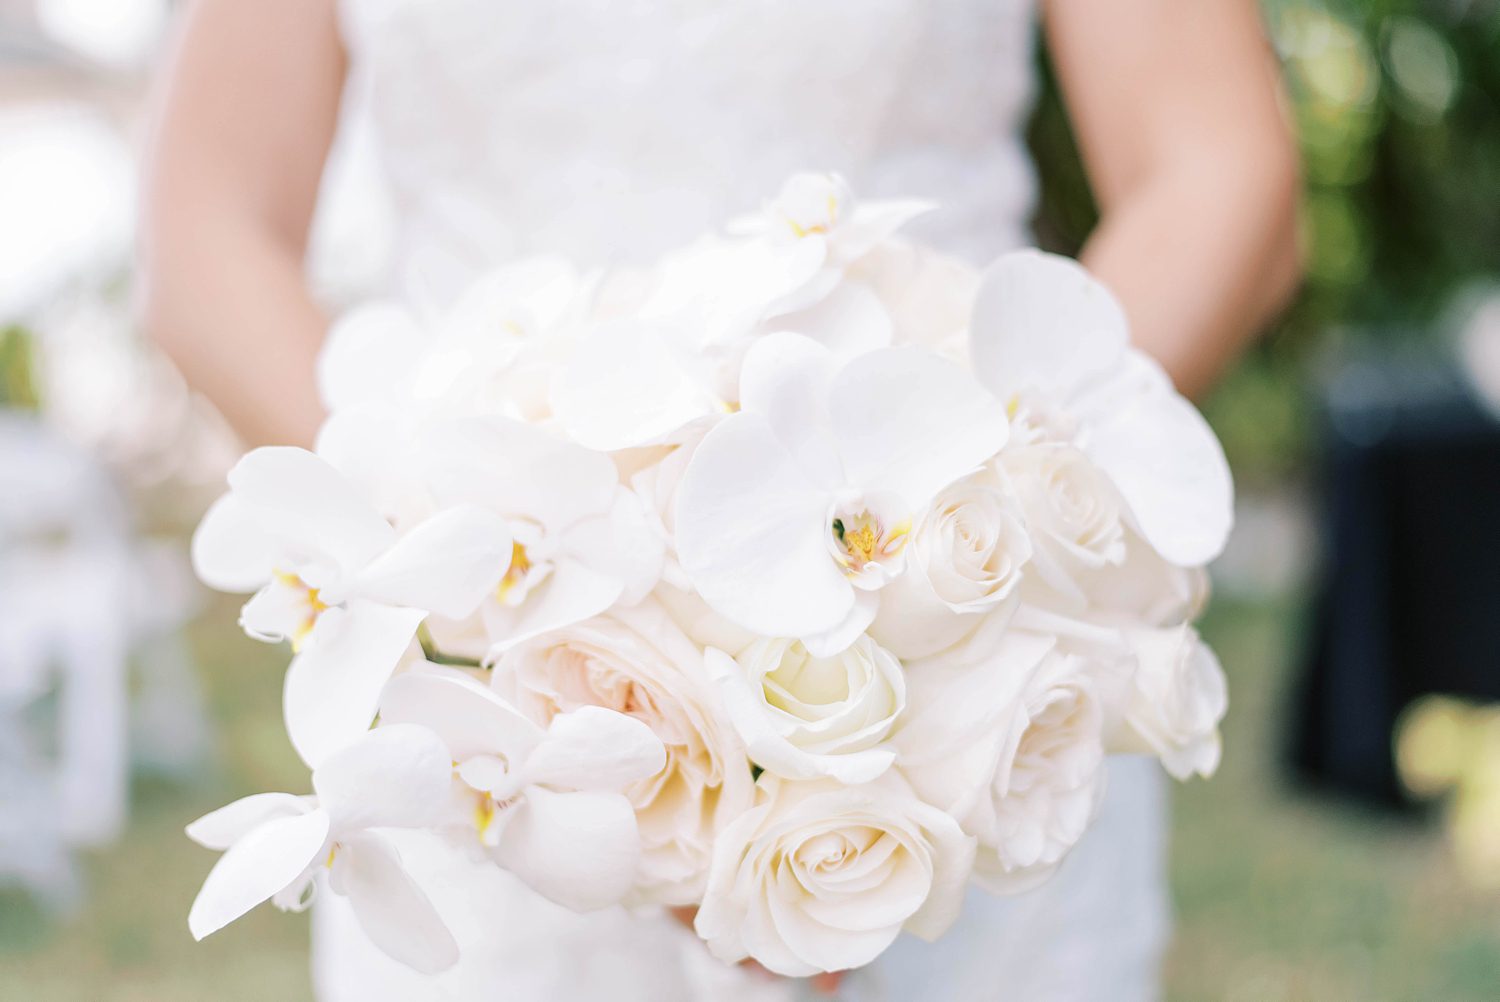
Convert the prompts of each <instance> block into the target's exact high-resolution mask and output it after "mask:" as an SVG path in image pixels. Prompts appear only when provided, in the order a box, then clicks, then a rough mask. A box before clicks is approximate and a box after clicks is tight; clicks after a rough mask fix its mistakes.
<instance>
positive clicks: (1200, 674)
mask: <svg viewBox="0 0 1500 1002" xmlns="http://www.w3.org/2000/svg"><path fill="white" fill-rule="evenodd" d="M1129 639H1130V643H1131V646H1132V647H1133V648H1134V649H1135V656H1136V670H1135V676H1134V683H1133V685H1132V687H1131V692H1130V695H1129V697H1128V701H1127V703H1126V705H1125V729H1124V732H1123V734H1122V735H1121V736H1120V738H1119V743H1120V744H1121V747H1120V750H1121V751H1150V752H1152V753H1154V754H1156V755H1158V756H1160V757H1161V763H1162V765H1163V766H1164V767H1165V768H1166V770H1167V771H1168V772H1169V773H1171V774H1172V775H1173V776H1175V777H1176V778H1178V779H1187V778H1189V777H1191V776H1192V775H1193V774H1194V773H1196V774H1197V775H1199V776H1203V777H1205V778H1207V777H1209V776H1212V775H1213V774H1214V772H1215V770H1217V769H1218V768H1219V755H1220V742H1219V722H1220V721H1222V720H1223V719H1224V714H1225V712H1226V711H1227V710H1228V709H1229V689H1228V685H1227V683H1226V682H1225V680H1224V670H1223V669H1222V668H1221V667H1219V659H1218V658H1217V657H1215V656H1214V652H1213V651H1212V650H1211V649H1210V648H1209V647H1208V645H1207V644H1205V643H1204V642H1203V641H1202V639H1200V638H1199V636H1198V631H1196V630H1194V629H1193V628H1192V627H1191V626H1179V627H1176V628H1174V629H1169V630H1133V631H1131V633H1130V635H1129Z"/></svg>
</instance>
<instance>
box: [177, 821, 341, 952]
mask: <svg viewBox="0 0 1500 1002" xmlns="http://www.w3.org/2000/svg"><path fill="white" fill-rule="evenodd" d="M327 839H328V815H327V814H325V813H324V812H322V811H312V812H310V813H307V814H297V815H292V816H290V817H281V818H273V819H272V820H270V821H267V822H265V823H264V824H262V825H258V826H256V827H255V828H252V829H250V830H249V831H248V832H246V833H245V834H244V835H243V836H242V837H241V838H240V839H239V840H238V841H236V842H235V843H234V845H232V846H230V848H229V850H228V851H227V852H225V853H224V855H223V856H221V857H219V861H218V862H217V863H215V864H214V868H213V869H212V870H210V871H209V872H208V877H207V878H206V879H205V880H204V881H203V889H202V890H200V891H199V892H198V897H197V898H196V899H195V900H194V901H193V907H192V910H191V911H189V912H188V929H190V930H191V931H192V933H193V938H194V939H202V938H203V937H205V936H207V935H209V934H210V933H214V932H217V931H218V930H220V929H222V928H224V926H226V925H228V924H229V923H231V922H233V921H234V920H235V919H237V918H239V917H240V916H241V915H243V914H245V913H246V912H248V911H249V910H250V909H252V908H254V907H255V906H256V905H258V904H260V903H261V902H262V901H267V900H269V899H270V898H271V896H272V895H274V894H276V893H277V892H278V891H280V890H281V889H282V888H284V887H286V886H288V885H290V884H291V883H292V882H293V881H295V880H296V879H297V878H298V877H300V876H301V875H302V874H303V872H304V871H306V870H307V868H308V867H309V866H311V865H312V864H313V863H314V862H315V861H316V860H317V859H318V857H319V856H320V855H321V854H322V852H323V847H324V845H326V844H327Z"/></svg>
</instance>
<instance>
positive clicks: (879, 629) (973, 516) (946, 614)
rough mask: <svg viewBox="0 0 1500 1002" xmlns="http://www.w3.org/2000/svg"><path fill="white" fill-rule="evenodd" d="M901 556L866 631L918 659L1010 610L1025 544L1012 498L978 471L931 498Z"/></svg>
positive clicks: (898, 653) (994, 479) (1027, 539)
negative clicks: (902, 564)
mask: <svg viewBox="0 0 1500 1002" xmlns="http://www.w3.org/2000/svg"><path fill="white" fill-rule="evenodd" d="M906 554H907V555H906V572H905V573H904V574H902V575H900V577H898V578H897V579H896V580H895V581H893V582H891V584H890V585H889V587H890V589H891V591H890V592H889V593H888V594H889V599H888V600H887V601H884V602H882V603H881V607H880V613H879V615H878V616H877V617H876V619H875V623H874V625H873V626H872V627H871V628H870V634H871V635H872V636H873V637H875V638H876V639H877V640H879V641H880V643H881V644H883V645H884V646H885V647H887V648H888V649H890V651H891V652H892V653H894V654H895V655H896V656H897V657H900V658H906V659H915V658H925V657H930V656H932V655H935V654H938V653H939V652H941V651H944V650H946V649H948V648H950V647H952V646H953V645H954V644H956V643H958V642H959V641H961V640H964V639H965V638H967V637H969V636H971V635H972V634H973V633H974V631H975V630H976V629H977V628H978V627H979V626H980V625H981V622H982V620H983V619H984V618H985V617H987V616H988V617H995V616H1001V617H1004V616H1007V615H1008V613H1009V612H1010V611H1011V610H1013V609H1014V607H1015V604H1016V602H1017V601H1018V600H1019V598H1020V592H1019V585H1020V583H1021V577H1022V568H1024V567H1025V566H1026V564H1027V563H1028V562H1029V561H1030V560H1031V539H1030V537H1029V536H1028V535H1027V532H1026V523H1025V520H1024V519H1023V518H1022V517H1021V512H1020V509H1019V507H1018V506H1017V505H1016V503H1015V500H1014V498H1012V497H1011V496H1010V494H1009V493H1008V492H1007V490H1006V489H1005V487H1004V485H1003V484H1002V483H1001V481H1000V480H999V478H997V477H996V476H995V475H994V474H993V473H992V472H988V471H986V472H983V473H978V474H974V475H972V476H969V477H965V478H964V479H962V480H960V481H958V482H957V483H954V484H951V485H949V486H948V487H947V488H945V489H944V490H943V491H942V492H941V493H939V494H938V496H937V497H936V498H935V499H934V500H933V502H932V506H931V507H930V508H928V510H927V512H926V513H925V514H924V515H923V516H922V517H921V519H919V520H918V522H917V525H916V527H915V528H914V529H913V531H912V535H911V540H910V542H909V543H908V544H907V548H906ZM999 625H1000V626H1002V627H1003V625H1004V624H1003V623H1001V624H999Z"/></svg>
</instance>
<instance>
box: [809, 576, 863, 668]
mask: <svg viewBox="0 0 1500 1002" xmlns="http://www.w3.org/2000/svg"><path fill="white" fill-rule="evenodd" d="M879 611H880V595H879V593H877V592H873V591H863V590H860V589H855V592H854V604H853V605H852V606H850V607H849V612H848V614H847V615H846V616H844V618H843V619H842V620H841V621H840V622H839V623H838V624H837V625H835V626H833V627H832V628H831V629H827V630H824V631H822V632H820V633H814V634H810V635H808V636H805V637H803V638H802V646H803V647H806V648H807V653H809V654H811V655H812V656H813V657H815V658H831V657H833V656H834V655H835V654H838V653H840V652H841V651H844V650H847V649H848V647H849V645H850V644H852V643H854V641H855V640H856V639H858V637H859V635H860V634H861V633H864V632H865V630H867V629H869V628H870V624H871V623H873V622H875V614H876V613H878V612H879Z"/></svg>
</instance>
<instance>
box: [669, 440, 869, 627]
mask: <svg viewBox="0 0 1500 1002" xmlns="http://www.w3.org/2000/svg"><path fill="white" fill-rule="evenodd" d="M827 509H828V501H827V497H826V495H824V494H822V493H821V492H819V491H818V490H816V489H815V488H814V487H813V486H812V485H811V484H809V483H808V481H807V479H806V477H805V475H804V474H803V471H802V470H801V468H800V466H799V465H798V464H797V463H796V461H795V460H794V459H793V457H792V456H791V454H790V453H788V451H787V450H786V447H785V446H784V445H783V444H782V443H781V442H780V440H779V439H778V438H777V436H776V433H775V431H774V430H773V429H772V427H771V425H770V423H769V422H767V421H766V420H765V419H764V418H763V417H761V416H759V415H757V414H750V413H744V414H737V415H734V416H733V417H730V418H728V419H727V420H725V421H724V422H722V423H721V424H719V425H718V427H716V428H714V430H713V431H711V432H709V433H708V435H707V436H705V437H704V439H703V442H702V443H701V444H700V445H699V446H698V451H697V453H696V454H695V455H694V456H693V459H692V462H691V463H689V464H688V468H687V470H686V471H685V472H684V473H683V478H682V484H681V486H680V487H679V489H678V499H677V547H678V554H679V556H680V558H681V561H682V566H683V569H684V570H685V571H686V572H687V573H688V575H689V576H690V577H691V578H692V579H693V582H694V584H695V585H696V586H697V588H698V590H699V591H700V593H701V594H702V595H703V598H704V600H705V601H706V602H708V604H709V605H711V606H712V607H713V608H714V609H715V610H716V611H718V612H719V613H720V614H721V615H724V616H727V617H729V618H730V619H732V620H734V621H735V622H737V623H739V624H740V625H741V626H744V627H745V628H746V629H750V630H754V631H755V632H758V633H763V634H766V635H768V636H794V637H795V636H804V635H807V634H812V633H818V632H821V631H823V630H827V629H830V628H832V627H833V626H836V625H837V624H838V623H840V622H842V621H843V619H844V617H845V616H847V615H848V613H849V609H850V607H851V606H852V605H853V604H854V589H853V588H852V587H851V586H850V584H849V582H848V581H847V580H845V578H844V576H843V574H842V573H840V571H839V569H838V567H837V565H836V564H835V563H834V561H833V559H832V557H831V556H830V554H829V551H828V543H827V534H828V528H827V526H826V524H825V519H826V517H827Z"/></svg>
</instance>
